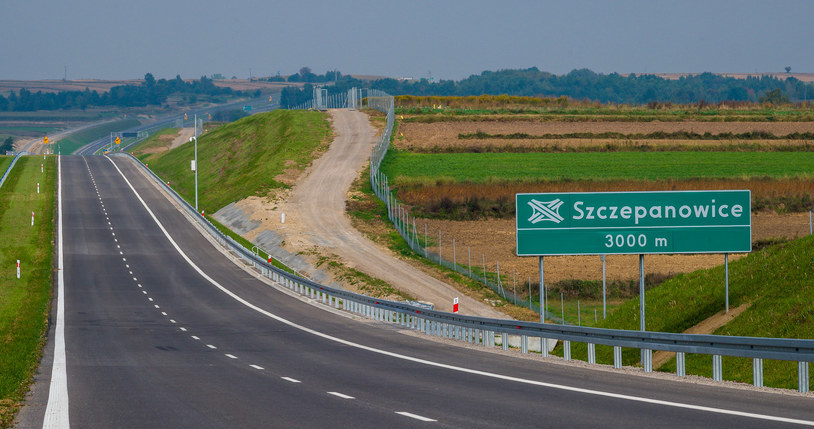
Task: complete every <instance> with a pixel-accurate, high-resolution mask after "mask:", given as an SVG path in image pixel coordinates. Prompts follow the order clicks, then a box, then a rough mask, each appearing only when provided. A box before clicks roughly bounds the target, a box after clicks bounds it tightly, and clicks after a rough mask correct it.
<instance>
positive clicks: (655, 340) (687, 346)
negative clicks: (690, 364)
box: [114, 153, 814, 392]
mask: <svg viewBox="0 0 814 429" xmlns="http://www.w3.org/2000/svg"><path fill="white" fill-rule="evenodd" d="M114 156H119V157H128V158H130V159H131V160H132V161H133V162H134V163H135V164H136V165H137V166H138V167H140V168H141V169H142V170H144V171H145V172H146V173H147V174H148V175H149V177H151V178H152V179H153V180H154V181H155V182H156V183H157V184H158V185H159V186H161V187H162V188H163V189H164V190H165V191H166V192H167V193H168V194H169V195H170V196H171V197H172V198H173V199H174V200H175V201H176V202H177V203H178V204H179V206H180V207H181V208H182V209H183V210H184V211H186V212H187V213H188V214H190V215H191V216H192V219H195V221H196V222H197V223H198V224H200V225H201V226H202V227H203V228H204V229H205V230H206V231H207V232H208V233H209V234H210V235H211V236H212V237H213V238H214V239H215V240H216V241H218V242H219V243H220V244H221V245H223V246H225V247H226V248H227V249H229V250H230V251H231V252H233V253H234V254H235V255H237V256H239V257H240V258H242V259H243V260H244V261H245V262H246V263H247V264H249V265H252V266H253V267H254V268H255V269H257V270H258V271H259V272H260V273H261V274H262V275H263V276H265V277H267V278H269V279H271V280H272V281H274V282H278V283H280V284H282V285H283V286H285V287H286V288H288V289H290V290H292V291H294V292H297V293H299V294H301V295H305V296H307V297H309V298H310V299H311V300H313V301H317V302H319V303H322V304H324V305H326V306H330V307H333V308H335V309H339V310H344V311H348V312H351V313H353V314H356V315H359V316H362V317H367V318H371V319H374V320H379V321H383V322H389V323H395V324H398V325H401V326H404V327H408V328H411V329H415V330H418V331H421V332H424V333H425V334H427V335H432V336H439V337H444V338H449V339H457V340H461V341H466V342H469V343H474V344H480V345H483V346H485V347H495V346H496V345H498V344H499V345H500V346H501V347H502V348H503V349H504V350H507V349H508V348H509V337H510V336H515V337H519V339H520V349H521V352H522V353H528V352H529V347H528V344H529V342H530V339H541V345H542V344H546V340H548V339H556V340H560V341H562V342H563V354H564V358H565V359H566V360H570V359H571V342H581V343H586V344H587V345H588V362H589V363H591V364H595V363H596V352H595V350H596V349H595V346H596V345H597V344H601V345H606V346H612V347H613V351H614V353H613V355H614V358H613V366H614V367H616V368H621V367H622V348H623V347H628V348H637V349H640V350H641V355H642V364H643V367H644V370H645V371H646V372H649V371H652V351H653V350H663V351H670V352H676V363H677V364H676V367H677V371H676V373H677V375H679V376H684V375H686V373H685V368H684V362H685V354H686V353H697V354H708V355H711V356H712V364H713V379H714V380H716V381H721V380H722V367H721V356H735V357H743V358H751V359H753V375H754V377H753V384H754V385H755V386H762V385H763V360H764V359H770V360H786V361H796V362H798V365H797V367H798V390H799V391H800V392H808V391H809V363H810V362H814V340H807V339H783V338H757V337H736V336H724V335H697V334H675V333H665V332H647V331H644V332H643V331H627V330H619V329H603V328H590V327H580V326H573V325H560V324H552V323H539V322H522V321H515V320H505V319H492V318H484V317H476V316H466V315H461V314H457V313H448V312H443V311H437V310H430V309H423V308H418V307H416V306H414V305H411V304H408V303H405V302H398V301H389V300H384V299H379V298H375V297H370V296H367V295H361V294H357V293H353V292H350V291H346V290H343V289H337V288H332V287H329V286H325V285H322V284H319V283H317V282H314V281H312V280H309V279H306V278H303V277H300V276H297V275H294V274H290V273H288V272H286V271H284V270H282V269H279V268H277V267H275V266H273V265H272V264H270V263H268V262H267V261H266V260H265V259H263V258H261V257H259V256H258V255H256V254H255V253H254V252H252V251H251V250H250V249H247V248H245V247H243V246H242V245H240V244H239V243H237V242H236V241H235V240H233V239H232V238H231V237H228V236H226V235H225V234H223V233H221V232H220V231H219V230H218V229H217V228H216V227H215V226H214V225H213V224H212V223H210V222H209V221H208V220H207V219H206V218H205V217H204V216H202V215H201V214H200V213H197V212H196V211H195V209H194V208H193V207H192V206H191V205H190V204H189V203H188V202H187V201H186V200H184V199H183V198H182V197H181V196H180V195H179V194H178V193H176V192H175V190H173V189H172V188H171V187H169V186H167V184H166V182H165V181H163V180H162V179H161V178H160V177H158V176H157V175H156V174H155V173H153V171H152V170H150V169H149V168H147V167H146V166H145V165H144V164H143V163H141V161H139V160H138V158H136V157H134V156H133V155H130V154H128V153H117V154H115V155H114ZM541 354H542V356H543V357H547V356H548V348H547V347H541Z"/></svg>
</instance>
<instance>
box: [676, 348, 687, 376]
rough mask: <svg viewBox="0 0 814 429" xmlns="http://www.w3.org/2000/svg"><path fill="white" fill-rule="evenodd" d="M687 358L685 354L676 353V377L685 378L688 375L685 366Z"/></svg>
mask: <svg viewBox="0 0 814 429" xmlns="http://www.w3.org/2000/svg"><path fill="white" fill-rule="evenodd" d="M685 363H686V361H685V356H684V352H676V375H677V376H679V377H684V376H685V375H687V371H686V366H685Z"/></svg>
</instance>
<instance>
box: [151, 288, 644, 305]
mask: <svg viewBox="0 0 814 429" xmlns="http://www.w3.org/2000/svg"><path fill="white" fill-rule="evenodd" d="M145 293H146V292H145ZM147 299H148V300H149V301H150V302H153V299H152V298H147ZM645 308H647V307H645Z"/></svg>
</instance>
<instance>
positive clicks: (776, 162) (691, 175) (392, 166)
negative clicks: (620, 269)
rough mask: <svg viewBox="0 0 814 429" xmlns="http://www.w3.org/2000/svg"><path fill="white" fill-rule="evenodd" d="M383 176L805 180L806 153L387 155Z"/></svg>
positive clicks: (808, 170) (411, 181)
mask: <svg viewBox="0 0 814 429" xmlns="http://www.w3.org/2000/svg"><path fill="white" fill-rule="evenodd" d="M382 169H383V171H385V172H386V173H387V175H388V176H389V177H391V178H392V179H394V180H393V183H394V184H395V185H396V186H398V185H419V184H423V185H435V184H438V183H518V182H542V181H576V180H651V181H657V180H666V179H679V180H681V179H699V178H747V177H762V178H776V179H781V178H803V177H810V176H811V175H812V173H814V153H810V152H690V151H684V152H606V153H602V152H593V153H445V154H425V153H410V152H400V151H394V150H391V151H390V152H388V155H387V157H386V158H385V160H384V163H383V167H382Z"/></svg>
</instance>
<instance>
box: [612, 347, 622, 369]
mask: <svg viewBox="0 0 814 429" xmlns="http://www.w3.org/2000/svg"><path fill="white" fill-rule="evenodd" d="M613 367H614V368H616V369H619V368H621V367H622V347H620V346H613Z"/></svg>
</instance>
